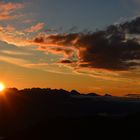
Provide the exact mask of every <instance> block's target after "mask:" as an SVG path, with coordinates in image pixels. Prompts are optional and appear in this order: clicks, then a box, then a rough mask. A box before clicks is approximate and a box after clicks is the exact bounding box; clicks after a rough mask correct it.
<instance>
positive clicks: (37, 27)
mask: <svg viewBox="0 0 140 140" xmlns="http://www.w3.org/2000/svg"><path fill="white" fill-rule="evenodd" d="M44 25H45V24H44V23H38V24H36V25H34V26H32V27H30V28H27V29H25V32H28V33H34V32H38V31H40V30H41V29H43V27H44Z"/></svg>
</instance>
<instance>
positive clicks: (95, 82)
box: [0, 0, 140, 95]
mask: <svg viewBox="0 0 140 140" xmlns="http://www.w3.org/2000/svg"><path fill="white" fill-rule="evenodd" d="M0 7H1V9H0V71H1V75H0V81H1V82H3V83H5V85H6V86H7V87H17V88H19V89H21V88H27V87H28V88H31V87H42V88H43V87H49V88H58V89H59V88H64V89H66V90H72V89H76V90H78V91H80V92H82V93H88V92H98V93H100V94H104V93H110V94H112V95H124V94H128V93H134V94H136V93H140V44H139V37H140V36H139V35H140V29H139V25H140V18H139V14H140V2H139V0H117V1H115V0H108V1H107V2H106V3H104V2H103V1H102V0H86V1H85V0H76V1H75V0H59V1H58V0H11V1H8V0H5V1H4V0H2V1H0Z"/></svg>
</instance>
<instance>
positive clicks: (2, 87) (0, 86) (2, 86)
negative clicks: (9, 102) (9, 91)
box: [0, 83, 5, 92]
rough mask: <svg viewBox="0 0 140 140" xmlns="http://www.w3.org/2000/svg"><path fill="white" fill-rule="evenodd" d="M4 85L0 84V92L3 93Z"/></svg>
mask: <svg viewBox="0 0 140 140" xmlns="http://www.w3.org/2000/svg"><path fill="white" fill-rule="evenodd" d="M4 89H5V85H4V84H3V83H0V92H2V91H4Z"/></svg>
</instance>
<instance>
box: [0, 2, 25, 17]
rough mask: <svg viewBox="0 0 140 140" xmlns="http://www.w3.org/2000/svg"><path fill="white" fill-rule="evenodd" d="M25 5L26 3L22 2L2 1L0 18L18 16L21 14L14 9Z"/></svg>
mask: <svg viewBox="0 0 140 140" xmlns="http://www.w3.org/2000/svg"><path fill="white" fill-rule="evenodd" d="M23 7H24V5H23V4H21V3H13V2H8V3H5V2H0V20H10V19H15V18H17V17H18V16H19V14H15V13H14V11H15V10H18V9H21V8H23ZM13 13H14V14H13Z"/></svg>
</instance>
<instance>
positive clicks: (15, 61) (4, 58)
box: [0, 55, 29, 68]
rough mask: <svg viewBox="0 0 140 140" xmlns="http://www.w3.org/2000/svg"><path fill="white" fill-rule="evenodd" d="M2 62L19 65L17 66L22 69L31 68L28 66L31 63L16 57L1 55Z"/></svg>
mask: <svg viewBox="0 0 140 140" xmlns="http://www.w3.org/2000/svg"><path fill="white" fill-rule="evenodd" d="M0 61H2V62H6V63H10V64H14V65H17V66H20V67H26V68H29V67H27V64H28V63H29V62H28V61H27V60H25V59H20V58H14V57H10V56H4V55H1V56H0Z"/></svg>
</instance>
